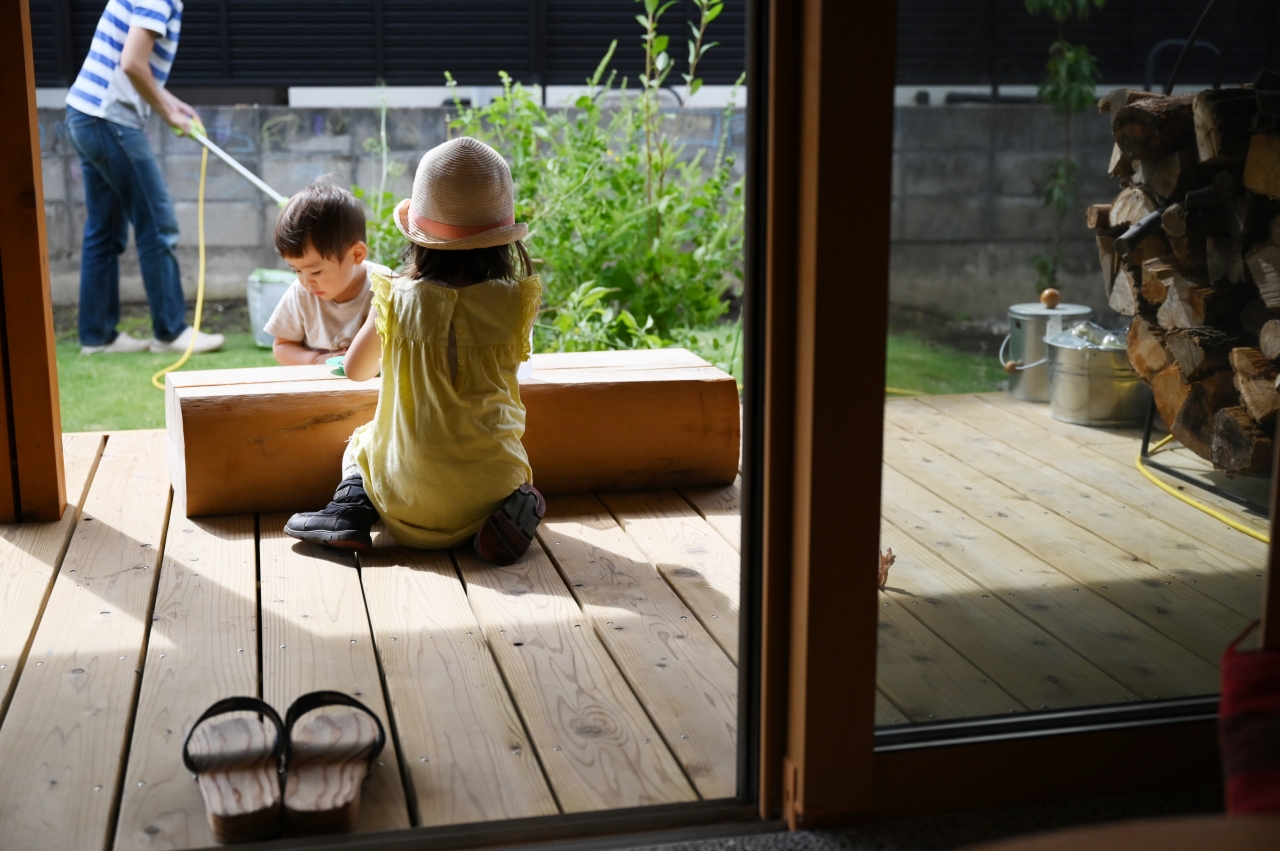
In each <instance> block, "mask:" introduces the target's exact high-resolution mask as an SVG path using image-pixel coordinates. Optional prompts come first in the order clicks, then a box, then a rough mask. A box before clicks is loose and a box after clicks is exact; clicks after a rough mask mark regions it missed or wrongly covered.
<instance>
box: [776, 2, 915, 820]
mask: <svg viewBox="0 0 1280 851" xmlns="http://www.w3.org/2000/svg"><path fill="white" fill-rule="evenodd" d="M773 20H774V25H775V31H776V34H777V35H776V36H775V37H778V36H781V35H783V34H785V33H789V32H792V31H794V32H797V33H798V40H797V43H798V46H799V49H798V50H796V49H794V48H793V49H789V50H788V51H787V53H786V55H785V56H780V57H779V59H781V61H786V62H789V63H790V67H789V68H779V67H778V65H779V63H778V61H776V60H775V62H774V64H773V69H774V70H775V72H777V73H778V77H777V78H776V79H774V80H773V81H771V88H773V87H776V91H775V92H774V93H773V94H772V95H771V103H776V101H777V99H780V98H792V99H796V100H797V101H798V105H799V109H798V115H797V114H796V112H793V111H790V110H789V109H787V108H785V107H784V108H782V109H779V110H778V111H777V112H775V113H773V114H771V115H770V123H771V125H772V127H771V131H770V138H771V140H780V141H781V142H782V144H780V145H779V144H778V143H777V142H776V141H771V150H770V161H771V166H770V168H771V174H770V188H771V190H776V189H777V188H778V187H779V186H780V185H783V184H784V182H785V181H790V180H791V179H792V176H793V175H794V185H795V187H796V191H795V192H794V194H791V193H789V192H787V190H785V189H783V191H782V192H779V193H777V194H776V195H771V196H770V197H769V198H768V201H767V203H768V204H769V205H770V207H771V213H770V215H771V233H770V244H771V247H772V248H773V249H775V250H776V249H778V248H780V247H781V248H782V249H783V250H791V251H794V258H795V265H794V266H791V267H790V268H783V267H780V266H778V265H776V261H773V262H771V264H770V269H771V273H772V275H773V279H772V280H771V281H770V288H771V290H774V292H772V293H771V295H770V306H771V307H774V304H775V301H776V300H777V299H783V298H786V291H788V290H789V292H790V293H793V295H792V296H791V300H792V301H791V303H792V305H794V306H793V307H791V308H790V310H791V311H792V312H793V315H794V317H795V324H794V326H793V328H794V330H793V331H792V332H791V333H790V334H786V332H784V331H782V330H781V329H776V330H777V331H779V332H781V333H779V334H778V336H777V337H775V338H773V339H771V340H770V341H769V345H770V346H771V347H775V348H776V347H778V346H780V345H782V344H783V339H782V338H783V337H784V336H788V337H789V338H790V339H789V343H790V348H791V350H792V351H793V352H794V360H793V364H794V371H793V372H791V373H790V375H787V374H783V373H781V372H775V373H774V374H771V375H770V376H769V378H768V386H769V389H770V391H771V392H774V393H775V394H777V395H776V396H775V397H774V398H773V399H771V400H770V403H769V418H770V421H771V425H770V428H777V423H776V421H777V420H778V419H779V418H780V417H782V416H785V413H784V410H783V409H782V404H785V402H783V401H782V399H783V398H786V396H787V389H786V388H785V387H783V386H781V383H782V382H788V381H789V382H791V383H792V386H793V387H794V391H793V392H794V397H793V400H792V401H793V404H794V415H793V421H792V426H791V428H792V429H793V435H792V437H793V440H792V445H793V455H792V465H793V467H792V471H791V478H790V482H789V484H788V483H784V482H781V481H778V480H777V479H773V480H772V481H770V482H769V483H768V484H767V485H766V487H767V490H768V497H767V499H768V502H767V505H768V507H769V510H770V515H769V518H768V520H767V521H766V531H767V532H769V531H772V530H773V528H774V522H773V521H776V520H777V519H778V518H777V512H779V511H784V510H785V504H786V503H785V499H786V494H787V491H788V490H789V491H790V493H789V496H790V501H791V515H790V516H791V541H790V583H789V584H790V597H791V599H790V610H789V614H790V647H789V650H788V656H787V659H788V663H789V670H788V677H789V700H788V706H787V711H788V715H787V745H786V759H785V767H784V778H783V783H784V800H783V809H784V814H785V815H786V817H787V819H788V821H789V823H790V824H791V825H792V826H793V827H807V826H812V825H816V824H821V823H823V822H828V821H833V820H838V819H840V818H842V817H844V818H847V817H849V816H850V815H851V814H853V813H856V812H858V811H866V810H869V809H870V808H871V807H872V804H873V799H872V767H873V764H874V758H873V737H874V727H875V721H874V704H875V672H876V622H877V600H876V575H875V570H874V569H873V568H874V565H875V564H876V563H877V559H878V555H879V553H878V543H879V535H880V511H879V507H880V470H881V442H882V438H883V429H884V425H883V417H882V416H881V415H880V413H879V411H880V401H879V400H881V399H883V398H884V362H885V329H886V315H887V309H888V304H887V302H888V283H889V210H890V194H891V183H890V173H891V169H890V167H889V166H890V163H891V162H892V141H893V139H892V136H893V86H894V62H893V45H894V43H895V28H896V21H897V8H896V4H894V3H881V4H869V5H868V4H855V3H848V2H844V0H804V2H802V3H794V2H791V3H788V2H782V0H775V2H774V16H773ZM850 80H857V81H858V87H859V91H860V92H861V96H860V97H859V99H858V104H857V107H856V108H853V107H852V105H851V102H850V100H849V91H848V85H849V82H848V81H850ZM784 121H785V122H787V123H783V122H784ZM788 136H790V137H791V138H790V139H788V138H787V137H788ZM775 145H776V147H775ZM788 160H789V161H788ZM791 223H794V224H791ZM850 274H854V275H855V276H856V278H857V280H858V281H859V283H858V284H857V285H856V286H851V285H850V284H849V283H848V282H849V280H850V279H849V275H850ZM792 281H793V282H794V283H790V282H792ZM770 325H771V329H772V328H773V325H774V323H773V322H772V321H771V323H770ZM786 360H787V356H786V355H785V354H784V353H782V352H776V353H775V355H774V356H772V357H771V365H772V366H773V367H775V368H776V367H778V366H780V365H782V364H784V363H786ZM869 403H870V404H871V405H872V407H873V411H872V412H868V411H867V410H866V408H867V406H868V404H869ZM768 446H769V448H770V449H771V450H774V451H778V450H779V449H781V445H780V443H779V442H775V441H774V440H773V439H772V438H770V439H769V440H768ZM781 467H782V464H781V463H778V464H777V465H773V464H771V465H769V468H768V469H769V472H770V473H771V474H774V475H776V474H777V471H778V469H780V468H781ZM765 555H766V558H767V559H768V560H769V567H768V568H767V569H768V570H770V571H772V570H775V569H783V568H782V565H780V564H779V563H778V561H777V559H778V558H779V557H780V554H779V553H778V551H777V548H776V547H773V546H769V547H766V551H765ZM766 582H767V583H768V578H766ZM771 587H772V586H771V584H766V589H770V588H771ZM766 624H767V625H768V622H766ZM770 652H771V648H770V647H769V646H768V645H766V648H765V656H766V660H767V661H766V664H768V660H770ZM767 670H768V669H767V668H766V671H767ZM766 684H767V683H766Z"/></svg>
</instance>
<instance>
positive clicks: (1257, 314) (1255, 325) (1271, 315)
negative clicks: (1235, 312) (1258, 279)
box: [1240, 298, 1280, 337]
mask: <svg viewBox="0 0 1280 851" xmlns="http://www.w3.org/2000/svg"><path fill="white" fill-rule="evenodd" d="M1272 319H1280V309H1275V308H1270V307H1267V303H1266V302H1264V301H1263V300H1262V299H1260V298H1255V299H1253V300H1252V301H1250V302H1249V303H1248V304H1246V305H1245V306H1244V309H1243V310H1241V311H1240V327H1241V328H1243V329H1244V331H1245V333H1246V334H1251V335H1253V336H1254V337H1257V336H1258V335H1259V334H1261V333H1262V326H1264V325H1266V324H1267V323H1268V322H1270V321H1271V320H1272Z"/></svg>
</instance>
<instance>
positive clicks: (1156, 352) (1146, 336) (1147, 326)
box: [1128, 313, 1173, 384]
mask: <svg viewBox="0 0 1280 851" xmlns="http://www.w3.org/2000/svg"><path fill="white" fill-rule="evenodd" d="M1128 343H1129V345H1128V350H1129V363H1130V365H1131V366H1133V371H1134V372H1136V373H1138V375H1140V376H1141V377H1142V380H1143V381H1145V382H1147V383H1148V384H1150V383H1152V381H1153V380H1154V379H1155V377H1156V375H1157V374H1158V373H1159V372H1160V371H1161V370H1162V369H1164V368H1165V367H1167V366H1169V364H1171V363H1173V358H1172V356H1171V355H1170V354H1169V350H1168V348H1166V347H1165V331H1164V329H1163V328H1161V327H1160V326H1159V325H1157V324H1156V323H1155V322H1152V321H1151V320H1150V319H1148V318H1147V317H1145V316H1143V315H1142V314H1141V313H1139V314H1138V315H1137V316H1135V317H1133V321H1132V322H1130V323H1129V337H1128Z"/></svg>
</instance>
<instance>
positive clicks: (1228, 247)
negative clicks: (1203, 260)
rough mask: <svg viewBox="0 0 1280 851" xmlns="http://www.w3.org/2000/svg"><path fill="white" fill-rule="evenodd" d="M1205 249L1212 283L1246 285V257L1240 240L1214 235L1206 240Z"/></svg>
mask: <svg viewBox="0 0 1280 851" xmlns="http://www.w3.org/2000/svg"><path fill="white" fill-rule="evenodd" d="M1205 248H1206V251H1207V254H1208V266H1209V282H1210V283H1213V284H1240V283H1244V255H1243V253H1242V252H1243V249H1242V248H1241V246H1240V240H1238V239H1236V238H1235V237H1233V236H1222V235H1213V236H1210V237H1208V238H1207V239H1206V241H1205Z"/></svg>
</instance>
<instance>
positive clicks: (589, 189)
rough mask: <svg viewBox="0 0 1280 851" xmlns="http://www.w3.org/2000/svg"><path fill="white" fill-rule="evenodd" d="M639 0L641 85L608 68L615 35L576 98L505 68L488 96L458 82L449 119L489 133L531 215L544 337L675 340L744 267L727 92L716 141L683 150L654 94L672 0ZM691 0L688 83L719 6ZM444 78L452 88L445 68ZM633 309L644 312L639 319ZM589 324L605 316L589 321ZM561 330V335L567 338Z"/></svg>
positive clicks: (704, 318) (702, 320) (693, 85)
mask: <svg viewBox="0 0 1280 851" xmlns="http://www.w3.org/2000/svg"><path fill="white" fill-rule="evenodd" d="M640 2H643V3H644V10H645V13H644V14H643V15H638V16H637V20H639V21H640V23H641V24H642V26H643V28H644V32H643V34H642V36H641V43H642V46H643V47H644V50H645V64H644V71H643V73H642V74H641V76H640V78H639V80H637V81H636V82H637V83H638V86H637V87H636V88H635V89H633V88H632V87H630V86H629V84H628V81H627V80H626V79H625V78H624V79H621V80H619V78H618V75H617V73H616V72H613V71H610V70H609V66H610V63H611V62H612V59H613V54H614V50H615V49H616V46H617V43H616V42H614V44H613V45H612V46H611V47H610V48H609V50H608V52H607V53H606V54H605V56H604V58H603V59H602V60H601V62H600V64H599V65H598V66H597V68H596V70H595V72H594V73H593V74H592V76H591V77H590V78H589V79H588V80H587V90H586V92H584V93H583V95H582V96H581V97H579V98H578V100H577V101H576V102H575V104H574V106H573V108H572V109H568V110H553V111H548V110H546V109H544V108H543V107H542V105H541V104H540V103H539V102H538V101H537V99H535V98H534V97H533V96H532V94H531V93H530V92H529V91H528V90H526V89H525V88H524V87H523V86H522V85H521V84H520V83H518V82H514V81H512V80H511V78H510V76H509V75H507V74H505V73H502V74H501V75H500V77H501V80H502V93H501V94H500V95H498V96H497V97H495V98H494V99H493V101H492V102H491V103H489V104H487V105H484V106H480V107H471V106H466V105H463V104H462V103H461V101H460V100H459V99H458V98H457V96H456V94H455V98H454V104H455V108H456V110H457V113H456V116H455V117H454V119H453V120H452V121H451V122H450V132H451V133H459V134H465V135H469V136H474V137H476V138H480V139H483V140H484V141H486V142H489V143H490V144H492V145H493V146H494V147H495V148H497V149H498V150H500V151H501V152H502V153H503V154H504V155H505V156H506V157H507V158H508V160H509V161H510V163H511V170H512V177H513V178H514V181H515V185H516V191H517V198H516V218H517V219H518V220H521V221H526V222H528V223H529V226H530V235H529V239H528V244H529V248H530V251H531V252H532V254H533V256H534V257H535V260H536V262H537V263H538V267H539V272H540V273H541V276H542V281H543V288H544V292H545V297H544V300H545V301H546V304H547V308H546V316H545V317H544V320H543V322H542V324H540V326H539V340H540V345H542V346H546V347H550V348H560V347H562V346H603V345H609V346H613V345H622V344H626V345H651V344H653V341H663V342H669V341H673V340H676V339H677V338H678V337H681V336H682V335H683V334H684V333H685V329H688V328H694V327H706V326H709V325H711V324H713V323H714V322H715V321H716V320H717V319H718V318H719V317H720V316H721V315H723V313H724V311H725V309H726V304H725V301H724V299H723V296H724V294H725V292H726V291H728V290H729V289H730V288H731V287H734V286H736V285H737V284H738V283H739V282H740V280H741V258H742V224H743V193H742V181H741V179H739V178H735V177H734V176H733V156H732V154H731V153H730V152H729V150H728V132H729V124H730V119H731V117H732V113H733V107H732V100H731V101H730V105H729V106H727V107H726V108H725V112H724V114H723V115H722V116H721V122H720V123H721V126H720V132H719V135H718V139H717V145H716V147H715V149H714V152H713V153H712V154H711V155H710V156H708V152H707V151H706V150H699V151H697V152H696V153H693V154H692V155H687V154H688V152H687V150H686V149H685V147H684V146H682V145H680V144H678V143H677V142H676V141H675V140H674V139H673V138H672V135H671V133H670V132H669V126H670V124H671V121H672V119H673V118H675V117H676V115H675V114H673V113H672V112H671V111H669V110H666V109H664V108H663V107H662V106H661V103H660V94H661V91H662V88H663V84H664V83H665V81H666V80H667V79H668V77H669V75H670V74H671V72H672V70H673V68H674V63H673V62H672V60H671V58H670V55H669V54H668V52H667V48H668V46H669V43H670V39H669V37H668V36H665V35H661V34H659V33H658V23H659V21H660V19H661V16H662V14H663V13H664V12H665V11H666V10H667V9H668V8H669V6H670V5H671V4H670V3H666V4H660V3H659V2H658V0H640ZM695 2H696V3H697V4H698V7H699V8H700V9H701V11H702V14H701V19H700V22H699V26H698V27H697V28H696V29H694V32H693V39H692V40H691V41H690V44H689V55H690V57H691V59H692V61H691V62H690V68H689V73H688V74H684V75H683V76H684V78H685V81H686V84H687V85H688V87H689V90H690V91H691V92H692V91H696V90H697V88H698V87H699V86H700V85H701V83H700V81H699V80H698V78H697V77H696V76H694V75H695V74H696V70H697V61H698V60H700V59H701V58H702V57H703V56H704V55H705V54H706V51H707V50H709V49H710V48H711V47H712V46H713V43H707V42H706V41H705V33H706V29H707V25H708V24H709V23H711V22H712V21H714V20H715V18H716V17H717V16H718V15H719V14H720V9H721V7H722V6H723V3H721V2H712V1H711V0H695ZM446 80H447V82H448V84H449V85H450V86H451V87H454V88H455V92H456V86H455V83H454V81H453V78H452V77H451V76H449V75H446ZM636 89H638V90H636ZM588 284H589V285H590V286H588ZM606 301H607V302H608V303H607V304H606ZM588 302H589V303H588ZM562 315H563V316H565V317H568V318H567V319H565V321H564V323H563V324H562V323H561V322H560V317H561V316H562ZM641 316H643V317H645V320H644V321H643V322H641V321H639V320H637V319H635V317H641ZM624 317H630V320H628V319H627V318H624ZM631 323H634V326H635V329H636V330H634V331H633V330H632V329H631ZM593 325H594V326H599V327H594V328H592V329H591V330H589V331H588V330H586V329H587V326H593ZM555 334H563V335H568V339H567V341H566V342H564V343H563V344H561V343H559V342H557V341H556V340H555V339H554V335H555ZM633 341H639V342H633ZM565 350H569V349H565Z"/></svg>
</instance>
